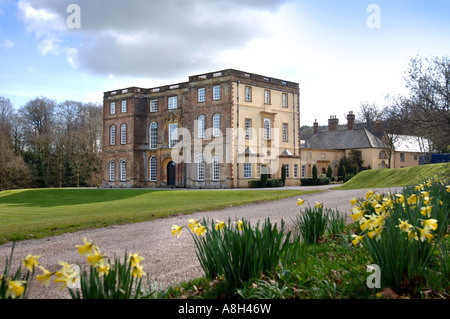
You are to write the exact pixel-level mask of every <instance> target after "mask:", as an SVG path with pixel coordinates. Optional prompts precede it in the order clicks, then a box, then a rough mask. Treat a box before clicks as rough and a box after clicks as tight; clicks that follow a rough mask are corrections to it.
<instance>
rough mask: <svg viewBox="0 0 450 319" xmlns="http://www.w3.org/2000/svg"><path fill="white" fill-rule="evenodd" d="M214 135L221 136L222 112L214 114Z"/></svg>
mask: <svg viewBox="0 0 450 319" xmlns="http://www.w3.org/2000/svg"><path fill="white" fill-rule="evenodd" d="M213 136H214V137H217V136H220V114H214V116H213Z"/></svg>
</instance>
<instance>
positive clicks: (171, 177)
mask: <svg viewBox="0 0 450 319" xmlns="http://www.w3.org/2000/svg"><path fill="white" fill-rule="evenodd" d="M175 169H176V165H175V163H174V162H173V161H170V162H169V163H168V164H167V185H175Z"/></svg>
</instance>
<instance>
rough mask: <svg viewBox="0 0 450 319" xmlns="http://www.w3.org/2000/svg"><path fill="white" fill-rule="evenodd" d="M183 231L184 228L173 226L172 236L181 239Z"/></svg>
mask: <svg viewBox="0 0 450 319" xmlns="http://www.w3.org/2000/svg"><path fill="white" fill-rule="evenodd" d="M182 229H183V227H179V226H178V225H172V235H173V236H177V238H179V237H180V235H181V230H182Z"/></svg>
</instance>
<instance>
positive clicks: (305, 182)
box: [300, 177, 314, 186]
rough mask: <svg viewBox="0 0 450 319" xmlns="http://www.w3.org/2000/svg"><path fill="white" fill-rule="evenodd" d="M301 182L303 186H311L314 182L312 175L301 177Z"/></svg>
mask: <svg viewBox="0 0 450 319" xmlns="http://www.w3.org/2000/svg"><path fill="white" fill-rule="evenodd" d="M300 182H301V183H302V186H311V185H314V184H313V179H312V178H311V177H307V178H300Z"/></svg>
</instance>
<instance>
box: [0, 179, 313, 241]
mask: <svg viewBox="0 0 450 319" xmlns="http://www.w3.org/2000/svg"><path fill="white" fill-rule="evenodd" d="M313 192H317V191H308V192H305V191H297V190H229V191H227V190H211V191H209V190H202V191H197V190H136V189H69V188H59V189H24V190H9V191H3V192H0V244H1V243H5V242H8V241H19V240H25V239H32V238H43V237H46V236H54V235H59V234H62V233H66V232H74V231H80V230H84V229H93V228H101V227H105V226H109V225H114V224H127V223H136V222H142V221H151V220H154V219H156V218H161V217H164V216H169V215H175V214H190V213H194V212H199V211H208V210H217V209H223V208H226V207H229V206H238V205H245V204H250V203H254V202H259V201H271V200H278V199H282V198H288V197H294V196H298V195H302V194H306V193H313Z"/></svg>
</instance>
